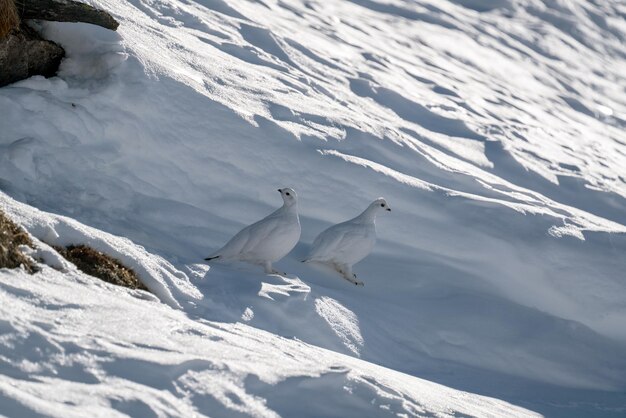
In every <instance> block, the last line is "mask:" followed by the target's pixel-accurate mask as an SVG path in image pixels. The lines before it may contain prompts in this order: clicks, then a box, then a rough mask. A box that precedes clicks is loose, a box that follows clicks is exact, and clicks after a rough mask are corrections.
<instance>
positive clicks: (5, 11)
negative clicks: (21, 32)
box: [0, 0, 20, 39]
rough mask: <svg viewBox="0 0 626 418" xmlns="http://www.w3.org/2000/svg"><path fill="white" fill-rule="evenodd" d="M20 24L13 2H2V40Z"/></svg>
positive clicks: (0, 13)
mask: <svg viewBox="0 0 626 418" xmlns="http://www.w3.org/2000/svg"><path fill="white" fill-rule="evenodd" d="M19 24H20V18H19V17H18V15H17V8H16V7H15V3H14V2H13V0H0V39H2V38H4V37H5V36H7V34H8V33H9V32H11V31H12V30H13V29H15V28H17V27H18V26H19Z"/></svg>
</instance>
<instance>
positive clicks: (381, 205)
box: [370, 197, 391, 212]
mask: <svg viewBox="0 0 626 418" xmlns="http://www.w3.org/2000/svg"><path fill="white" fill-rule="evenodd" d="M370 208H372V209H374V208H375V209H377V210H386V211H388V212H391V208H390V207H389V205H388V204H387V201H386V200H385V199H384V198H382V197H379V198H378V199H376V200H374V201H373V202H372V204H371V205H370Z"/></svg>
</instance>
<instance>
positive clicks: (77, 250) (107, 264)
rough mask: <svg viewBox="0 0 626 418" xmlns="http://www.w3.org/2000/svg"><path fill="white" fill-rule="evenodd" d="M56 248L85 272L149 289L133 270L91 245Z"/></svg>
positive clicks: (133, 286)
mask: <svg viewBox="0 0 626 418" xmlns="http://www.w3.org/2000/svg"><path fill="white" fill-rule="evenodd" d="M54 249H55V250H57V252H58V253H59V254H61V255H62V256H63V257H65V258H66V259H67V260H68V261H70V262H72V263H74V264H75V265H76V267H78V269H79V270H80V271H82V272H83V273H85V274H88V275H90V276H94V277H97V278H99V279H101V280H104V281H105V282H107V283H111V284H115V285H118V286H124V287H128V288H131V289H141V290H148V288H147V287H146V286H145V285H144V284H143V283H142V282H141V281H140V280H139V277H137V274H136V273H135V272H134V271H133V270H131V269H129V268H127V267H124V265H122V263H120V262H119V261H118V260H116V259H115V258H113V257H110V256H108V255H106V254H104V253H101V252H100V251H97V250H94V249H93V248H91V247H88V246H86V245H70V246H69V247H66V248H60V247H55V248H54Z"/></svg>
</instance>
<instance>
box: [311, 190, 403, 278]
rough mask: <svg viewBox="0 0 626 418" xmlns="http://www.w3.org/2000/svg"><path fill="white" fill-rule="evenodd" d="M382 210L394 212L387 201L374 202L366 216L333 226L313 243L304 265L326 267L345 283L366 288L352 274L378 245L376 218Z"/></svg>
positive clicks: (378, 200) (362, 214) (366, 210)
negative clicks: (311, 263) (320, 264)
mask: <svg viewBox="0 0 626 418" xmlns="http://www.w3.org/2000/svg"><path fill="white" fill-rule="evenodd" d="M381 210H387V211H391V208H390V207H389V205H388V204H387V202H386V201H385V199H383V198H382V197H381V198H378V199H376V200H374V201H373V202H372V203H371V204H370V205H369V206H368V208H367V209H365V211H363V213H361V214H360V215H359V216H357V217H356V218H354V219H350V220H349V221H346V222H342V223H340V224H337V225H333V226H331V227H330V228H328V229H326V230H325V231H323V232H322V233H321V234H319V235H318V236H317V238H315V241H313V247H312V248H311V251H310V252H309V255H308V256H307V258H306V259H304V260H302V261H303V262H304V263H308V262H311V261H315V262H319V263H323V264H327V265H329V266H330V267H332V268H333V269H335V270H336V271H337V272H338V273H339V274H341V275H342V276H343V278H344V279H346V280H348V281H349V282H351V283H353V284H355V285H357V286H363V282H360V281H358V280H356V274H353V273H352V266H353V265H354V264H356V263H358V262H359V261H361V260H363V259H364V258H365V257H367V255H368V254H369V253H370V252H371V251H372V249H373V248H374V244H375V243H376V223H375V221H376V214H377V213H378V212H379V211H381Z"/></svg>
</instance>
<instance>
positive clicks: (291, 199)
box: [278, 187, 298, 206]
mask: <svg viewBox="0 0 626 418" xmlns="http://www.w3.org/2000/svg"><path fill="white" fill-rule="evenodd" d="M278 192H279V193H280V195H281V196H282V198H283V202H285V205H287V206H291V205H295V204H296V202H297V201H298V195H297V194H296V191H295V190H294V189H292V188H290V187H285V188H284V189H278Z"/></svg>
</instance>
